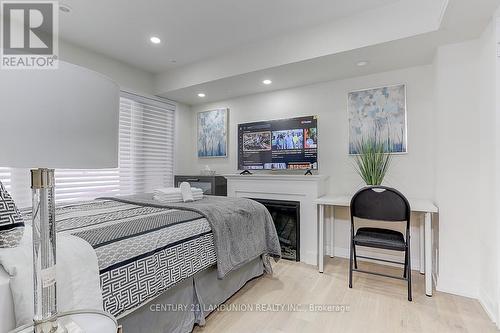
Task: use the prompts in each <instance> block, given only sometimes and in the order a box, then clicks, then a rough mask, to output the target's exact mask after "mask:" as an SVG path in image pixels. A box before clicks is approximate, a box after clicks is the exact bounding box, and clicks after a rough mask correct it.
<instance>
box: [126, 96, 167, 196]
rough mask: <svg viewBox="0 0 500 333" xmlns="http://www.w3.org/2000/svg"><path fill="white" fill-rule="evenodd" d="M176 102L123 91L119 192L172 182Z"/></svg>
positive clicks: (150, 189)
mask: <svg viewBox="0 0 500 333" xmlns="http://www.w3.org/2000/svg"><path fill="white" fill-rule="evenodd" d="M174 119H175V104H170V103H165V102H159V101H156V100H152V99H145V98H142V97H139V96H136V95H132V94H128V93H124V94H123V95H122V98H121V100H120V150H119V151H120V158H119V160H120V165H119V178H120V194H132V193H147V192H152V191H153V189H155V188H158V187H167V186H172V184H173V177H174V174H173V169H174V159H173V156H174Z"/></svg>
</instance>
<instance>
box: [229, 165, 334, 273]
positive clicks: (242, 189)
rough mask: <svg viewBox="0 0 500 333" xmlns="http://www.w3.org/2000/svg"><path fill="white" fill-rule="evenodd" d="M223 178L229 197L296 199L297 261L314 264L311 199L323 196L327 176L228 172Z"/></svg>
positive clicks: (313, 207) (314, 228) (314, 212)
mask: <svg viewBox="0 0 500 333" xmlns="http://www.w3.org/2000/svg"><path fill="white" fill-rule="evenodd" d="M224 177H226V179H227V195H228V196H230V197H240V198H259V199H269V200H287V201H298V202H300V261H301V262H304V263H307V264H311V265H316V264H317V262H318V248H317V244H318V242H317V235H318V233H317V226H318V223H317V219H318V214H317V209H316V204H315V203H314V200H316V199H317V198H319V197H321V196H323V195H325V193H326V189H327V181H328V176H323V175H312V176H311V175H309V176H304V175H290V174H289V175H284V174H279V175H278V174H253V175H239V174H236V175H234V174H232V175H224Z"/></svg>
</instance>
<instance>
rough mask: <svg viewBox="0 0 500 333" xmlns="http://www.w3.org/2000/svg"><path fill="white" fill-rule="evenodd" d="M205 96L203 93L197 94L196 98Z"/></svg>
mask: <svg viewBox="0 0 500 333" xmlns="http://www.w3.org/2000/svg"><path fill="white" fill-rule="evenodd" d="M205 96H206V95H205V94H204V93H199V94H198V97H205Z"/></svg>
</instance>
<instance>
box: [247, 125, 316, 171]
mask: <svg viewBox="0 0 500 333" xmlns="http://www.w3.org/2000/svg"><path fill="white" fill-rule="evenodd" d="M238 169H239V170H307V169H311V170H317V169H318V119H317V116H308V117H298V118H289V119H279V120H270V121H259V122H254V123H246V124H239V125H238Z"/></svg>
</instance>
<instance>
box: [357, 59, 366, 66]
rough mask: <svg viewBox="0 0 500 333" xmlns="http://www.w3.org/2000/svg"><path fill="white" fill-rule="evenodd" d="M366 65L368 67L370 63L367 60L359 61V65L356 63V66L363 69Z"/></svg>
mask: <svg viewBox="0 0 500 333" xmlns="http://www.w3.org/2000/svg"><path fill="white" fill-rule="evenodd" d="M366 65H368V61H366V60H363V61H358V63H356V66H359V67H363V66H366Z"/></svg>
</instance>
